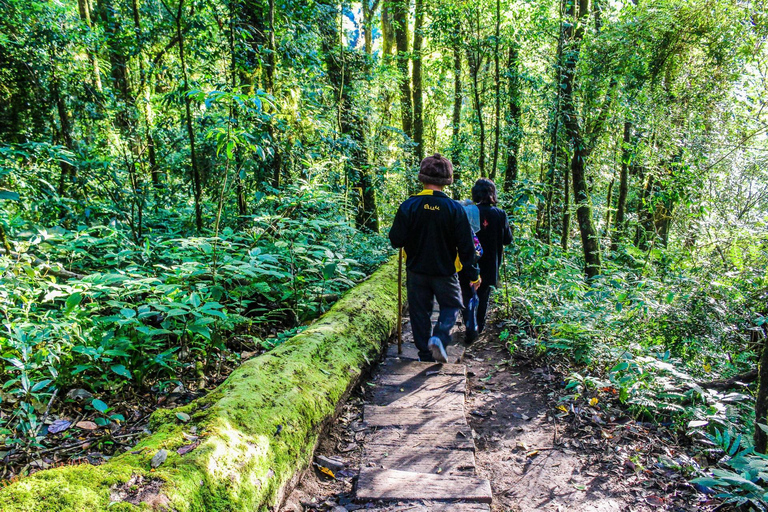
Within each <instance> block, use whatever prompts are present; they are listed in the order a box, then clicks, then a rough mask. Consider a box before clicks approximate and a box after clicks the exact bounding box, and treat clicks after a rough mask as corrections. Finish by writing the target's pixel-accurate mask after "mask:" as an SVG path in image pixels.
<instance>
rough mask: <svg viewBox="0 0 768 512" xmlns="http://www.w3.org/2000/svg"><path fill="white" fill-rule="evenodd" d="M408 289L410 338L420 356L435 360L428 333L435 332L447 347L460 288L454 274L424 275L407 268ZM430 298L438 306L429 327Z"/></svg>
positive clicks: (454, 322) (459, 301) (432, 333)
mask: <svg viewBox="0 0 768 512" xmlns="http://www.w3.org/2000/svg"><path fill="white" fill-rule="evenodd" d="M406 288H407V290H408V312H409V313H410V315H411V328H412V329H413V341H414V343H416V348H417V349H419V359H421V360H422V361H434V359H433V358H432V352H431V351H430V350H429V347H428V343H429V338H430V336H437V337H438V338H440V341H442V342H443V346H445V347H447V346H448V345H449V344H450V343H451V330H452V329H453V326H454V325H455V324H456V319H457V318H458V316H459V311H461V310H462V308H463V307H464V305H463V304H462V302H461V288H460V287H459V278H458V277H457V276H456V274H454V275H452V276H446V277H442V276H427V275H424V274H417V273H416V272H408V276H407V279H406ZM433 298H436V299H437V304H438V305H439V306H440V316H439V317H438V319H437V324H436V325H435V326H434V328H433V327H432V307H433V306H434V301H433Z"/></svg>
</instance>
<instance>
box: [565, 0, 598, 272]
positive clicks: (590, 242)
mask: <svg viewBox="0 0 768 512" xmlns="http://www.w3.org/2000/svg"><path fill="white" fill-rule="evenodd" d="M566 1H567V0H566ZM576 9H577V5H576V2H571V3H570V4H569V6H568V14H569V17H570V19H571V23H569V24H568V25H567V26H566V27H565V30H564V32H565V35H566V41H567V45H568V46H567V51H565V52H564V54H565V55H566V58H565V63H564V66H563V75H564V81H563V84H564V86H565V87H564V88H563V119H564V123H565V128H566V131H567V133H568V138H569V139H570V141H571V146H572V148H573V149H572V151H573V156H572V158H571V177H572V179H573V195H574V198H573V199H574V204H576V205H577V206H576V218H577V219H578V223H579V231H580V233H581V244H582V247H583V248H584V270H585V273H586V275H587V278H588V279H592V278H593V277H595V276H597V275H598V274H599V273H600V244H599V239H598V236H597V230H596V229H595V224H594V220H593V218H592V205H591V201H590V199H589V191H588V188H587V180H586V168H585V167H586V162H587V159H588V158H589V152H590V150H589V148H588V147H587V144H586V141H585V140H584V135H583V132H582V127H581V123H580V121H579V118H578V114H579V112H578V109H577V108H576V102H575V98H574V96H573V95H574V90H575V85H576V66H577V64H578V60H579V53H580V51H581V42H582V39H583V37H584V27H583V25H581V24H580V23H579V22H580V21H581V20H582V19H586V16H587V14H588V9H589V0H578V12H577V11H576Z"/></svg>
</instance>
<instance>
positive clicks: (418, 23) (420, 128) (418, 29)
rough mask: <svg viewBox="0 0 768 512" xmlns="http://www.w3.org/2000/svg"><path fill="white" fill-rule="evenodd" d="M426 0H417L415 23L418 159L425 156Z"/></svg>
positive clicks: (415, 130) (414, 113)
mask: <svg viewBox="0 0 768 512" xmlns="http://www.w3.org/2000/svg"><path fill="white" fill-rule="evenodd" d="M423 24H424V0H416V13H415V19H414V24H413V60H412V66H413V141H414V142H415V143H416V161H417V162H421V160H422V159H423V158H424V103H423V102H424V97H423V94H422V90H421V58H422V55H421V50H422V44H423V40H424V37H423V36H424V35H423V33H422V26H423Z"/></svg>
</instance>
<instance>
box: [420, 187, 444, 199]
mask: <svg viewBox="0 0 768 512" xmlns="http://www.w3.org/2000/svg"><path fill="white" fill-rule="evenodd" d="M416 195H417V196H437V197H448V196H447V195H445V192H440V191H439V190H431V189H428V188H425V189H424V190H422V191H421V192H419V193H418V194H416Z"/></svg>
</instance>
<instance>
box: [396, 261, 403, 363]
mask: <svg viewBox="0 0 768 512" xmlns="http://www.w3.org/2000/svg"><path fill="white" fill-rule="evenodd" d="M402 353H403V249H402V248H401V249H400V256H399V257H398V260H397V355H400V354H402Z"/></svg>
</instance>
